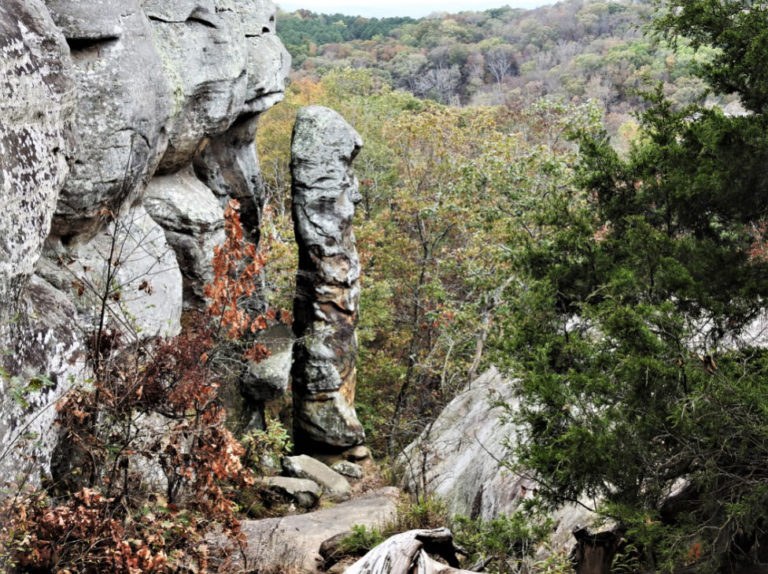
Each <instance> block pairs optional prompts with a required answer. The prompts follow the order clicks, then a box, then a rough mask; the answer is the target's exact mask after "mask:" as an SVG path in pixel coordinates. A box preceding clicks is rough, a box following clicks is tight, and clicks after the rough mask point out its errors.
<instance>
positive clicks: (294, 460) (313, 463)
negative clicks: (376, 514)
mask: <svg viewBox="0 0 768 574" xmlns="http://www.w3.org/2000/svg"><path fill="white" fill-rule="evenodd" d="M283 470H284V471H285V473H286V474H288V475H289V476H295V477H297V478H307V479H309V480H312V481H314V482H316V483H317V484H319V485H320V486H321V487H322V488H323V495H324V496H326V497H327V498H328V499H329V500H333V501H336V502H339V501H342V500H348V499H349V497H350V496H352V488H351V487H350V485H349V482H347V479H346V478H344V477H343V476H342V475H340V474H339V473H338V472H336V471H335V470H332V469H331V468H330V467H328V466H326V465H325V464H323V463H322V462H320V461H319V460H317V459H314V458H312V457H311V456H307V455H305V454H301V455H299V456H286V457H284V458H283Z"/></svg>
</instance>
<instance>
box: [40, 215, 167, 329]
mask: <svg viewBox="0 0 768 574" xmlns="http://www.w3.org/2000/svg"><path fill="white" fill-rule="evenodd" d="M110 262H111V263H110ZM38 274H40V275H41V276H42V277H44V278H45V279H46V280H47V281H49V282H50V283H51V284H53V285H54V286H56V287H57V288H58V289H60V290H61V291H62V292H64V293H67V294H68V295H69V296H70V299H71V300H72V301H73V302H74V304H75V307H76V308H77V309H78V311H79V313H80V317H79V321H78V322H79V325H80V326H81V327H82V328H83V329H84V330H85V331H96V330H97V329H98V326H99V325H98V322H99V321H101V320H102V318H101V307H102V304H103V303H105V304H106V311H107V313H106V315H105V317H104V321H105V323H106V324H108V325H109V326H111V327H113V328H115V329H117V330H120V331H121V332H122V333H123V334H124V335H126V336H127V339H129V340H131V339H132V340H139V339H147V338H152V337H158V336H160V337H172V336H175V335H178V334H179V331H180V330H181V304H182V280H181V271H180V270H179V264H178V262H177V260H176V256H175V255H174V252H173V250H172V249H171V248H170V247H169V246H168V243H167V242H166V239H165V233H164V232H163V230H162V228H161V227H160V226H159V225H158V224H157V223H155V221H154V220H153V219H152V218H151V217H149V215H148V214H147V212H146V210H145V209H144V206H143V205H138V206H136V207H133V208H131V209H129V210H127V211H125V213H124V214H123V216H122V217H120V218H119V219H117V220H116V221H113V222H111V223H109V225H107V226H106V227H105V228H104V229H102V230H101V231H100V232H99V233H98V234H97V235H96V236H95V237H94V238H93V239H92V240H91V241H89V242H88V243H86V244H84V245H76V246H73V247H72V248H70V249H67V250H65V251H64V252H63V255H62V257H60V258H59V262H58V263H57V264H52V263H51V262H50V261H45V260H43V261H41V265H40V266H39V268H38Z"/></svg>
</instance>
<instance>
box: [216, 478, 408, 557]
mask: <svg viewBox="0 0 768 574" xmlns="http://www.w3.org/2000/svg"><path fill="white" fill-rule="evenodd" d="M399 494H400V491H399V490H398V489H397V488H394V487H391V486H390V487H386V488H381V489H379V490H374V491H371V492H368V493H366V494H364V495H363V496H360V497H359V498H355V499H354V500H350V501H347V502H342V503H341V504H337V505H336V506H333V507H331V508H326V509H324V510H318V511H316V512H311V513H309V514H299V515H295V516H286V517H283V518H267V519H264V520H244V521H242V522H241V530H242V532H243V534H245V536H246V538H247V540H248V545H247V547H246V548H245V550H244V552H243V554H242V556H241V555H239V554H238V553H235V554H234V555H233V556H232V557H231V558H232V560H233V563H234V564H233V565H234V566H241V567H242V566H246V565H243V564H241V563H240V561H241V560H242V558H243V557H244V558H245V560H246V561H247V567H249V568H253V567H254V566H258V570H259V571H265V572H269V571H273V570H275V571H276V570H278V569H279V570H280V571H284V572H316V571H317V570H318V566H320V565H321V564H322V563H323V558H322V557H321V555H320V547H321V546H322V544H323V542H324V541H325V540H327V539H329V538H332V537H334V536H338V535H339V534H342V533H346V534H351V533H352V526H355V525H362V526H366V527H367V528H372V527H377V528H381V527H382V526H383V525H384V524H386V523H387V522H388V521H391V520H393V519H394V518H395V515H396V513H397V501H398V497H399Z"/></svg>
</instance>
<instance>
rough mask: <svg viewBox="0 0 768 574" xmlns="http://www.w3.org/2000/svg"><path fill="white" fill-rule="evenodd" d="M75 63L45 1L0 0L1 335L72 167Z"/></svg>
mask: <svg viewBox="0 0 768 574" xmlns="http://www.w3.org/2000/svg"><path fill="white" fill-rule="evenodd" d="M71 68H72V64H71V60H70V59H69V48H68V47H67V44H66V42H65V40H64V36H63V35H62V34H61V32H60V31H59V30H58V29H57V28H56V26H55V25H54V23H53V21H52V20H51V17H50V15H49V14H48V11H47V10H46V9H45V6H44V5H43V3H42V1H39V0H7V1H4V2H3V3H2V4H0V196H1V197H2V206H3V208H2V209H1V210H0V333H1V332H2V330H3V329H4V326H3V323H5V322H6V321H7V320H8V319H9V318H10V317H12V316H13V315H14V313H15V312H16V304H17V303H18V301H19V297H20V295H21V291H22V289H23V287H24V284H25V282H26V279H27V278H28V277H29V276H30V275H31V274H32V272H33V270H34V266H35V262H36V261H37V259H38V257H39V256H40V251H41V249H42V246H43V241H44V240H45V238H46V236H47V235H48V231H49V229H50V225H51V218H52V216H53V210H54V208H55V205H56V200H57V199H58V195H59V191H60V189H61V187H62V186H63V184H64V181H65V179H66V177H67V175H68V173H69V167H68V165H67V158H66V156H67V153H68V148H69V133H68V127H69V126H68V124H69V122H70V119H71V116H72V113H73V109H74V108H73V106H74V92H73V83H72V73H71Z"/></svg>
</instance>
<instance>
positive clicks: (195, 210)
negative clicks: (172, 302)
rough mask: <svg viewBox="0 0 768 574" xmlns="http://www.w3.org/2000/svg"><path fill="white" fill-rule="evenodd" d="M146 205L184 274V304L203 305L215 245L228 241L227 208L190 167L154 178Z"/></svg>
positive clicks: (198, 306) (200, 307)
mask: <svg viewBox="0 0 768 574" xmlns="http://www.w3.org/2000/svg"><path fill="white" fill-rule="evenodd" d="M144 206H145V207H146V209H147V212H148V213H149V214H150V215H151V216H152V219H154V220H155V222H157V223H158V224H159V225H160V226H161V227H162V228H163V229H164V230H165V237H166V239H167V241H168V243H169V244H170V246H171V247H173V250H174V252H175V253H176V259H177V260H178V262H179V267H180V269H181V273H182V275H183V277H184V306H185V307H187V308H198V309H203V308H204V307H205V296H204V294H203V291H204V289H205V286H206V285H208V284H209V283H210V282H211V281H212V280H213V265H212V261H213V249H214V247H216V246H218V245H222V244H223V243H224V239H225V234H224V210H223V209H222V208H221V205H220V204H219V202H218V200H217V199H216V196H214V195H213V193H212V192H211V190H210V189H208V188H207V187H206V186H205V185H203V183H202V182H201V181H200V180H199V179H197V177H195V174H194V173H193V172H192V170H191V168H190V169H185V170H182V171H179V172H177V173H175V174H172V175H164V176H157V177H154V178H152V180H151V181H150V182H149V185H148V186H147V191H146V194H145V196H144Z"/></svg>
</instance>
